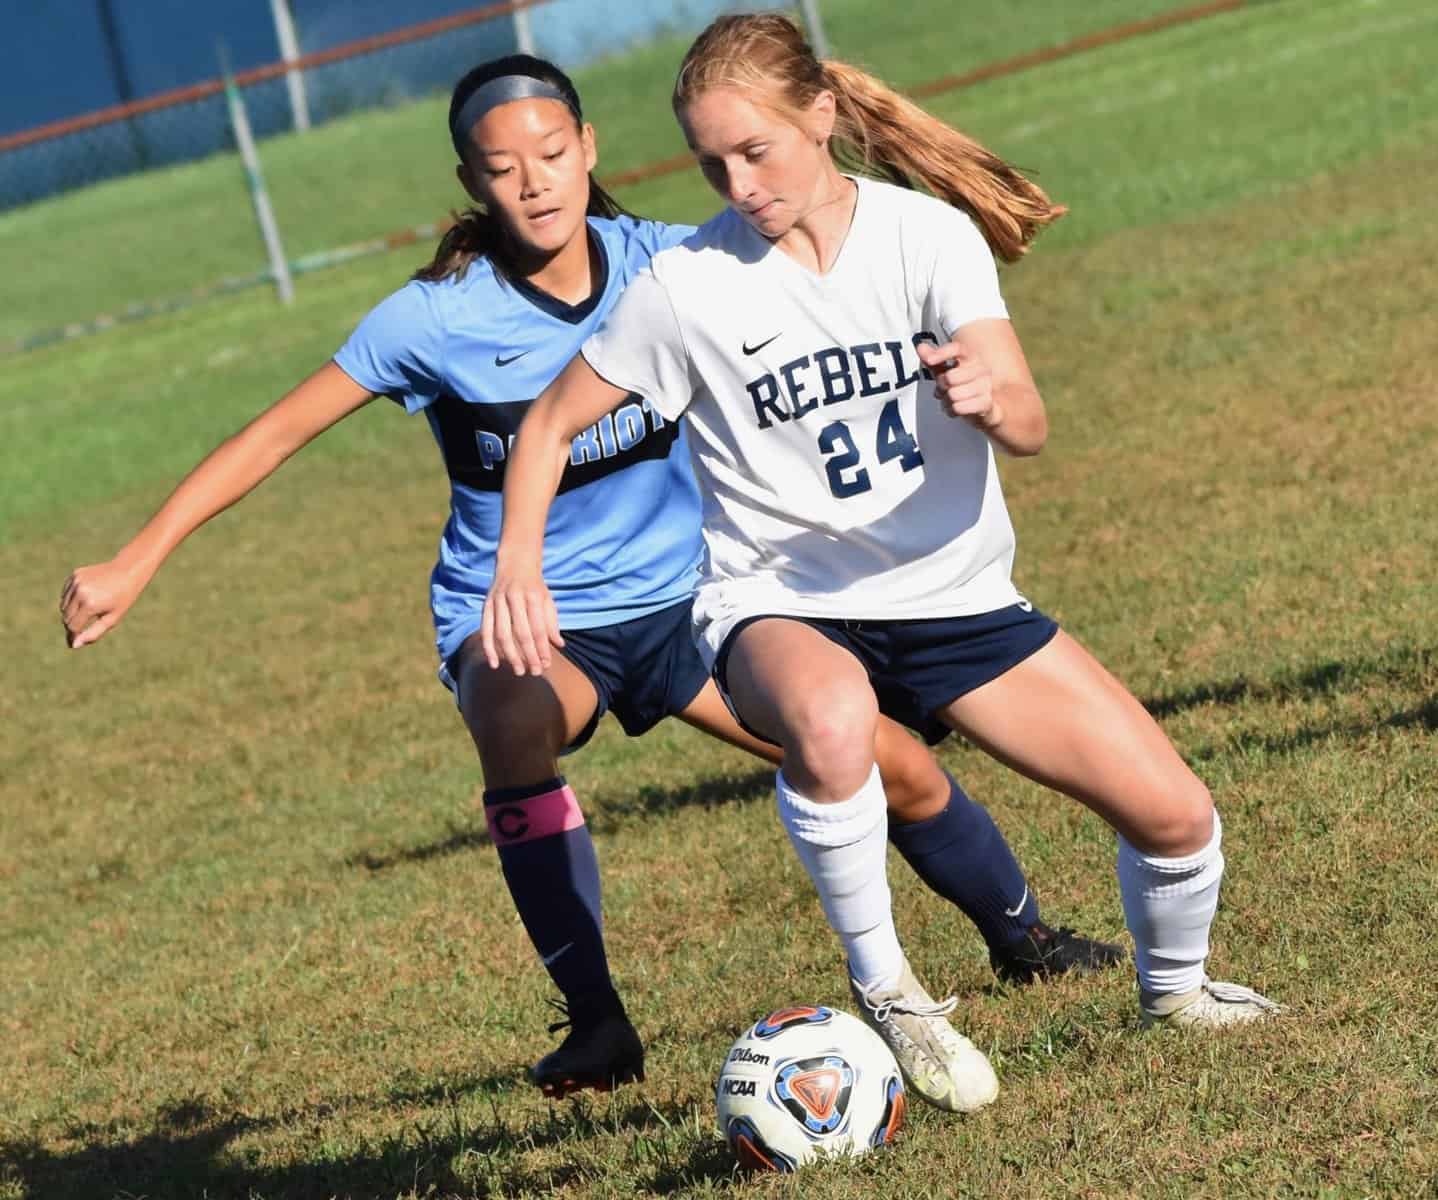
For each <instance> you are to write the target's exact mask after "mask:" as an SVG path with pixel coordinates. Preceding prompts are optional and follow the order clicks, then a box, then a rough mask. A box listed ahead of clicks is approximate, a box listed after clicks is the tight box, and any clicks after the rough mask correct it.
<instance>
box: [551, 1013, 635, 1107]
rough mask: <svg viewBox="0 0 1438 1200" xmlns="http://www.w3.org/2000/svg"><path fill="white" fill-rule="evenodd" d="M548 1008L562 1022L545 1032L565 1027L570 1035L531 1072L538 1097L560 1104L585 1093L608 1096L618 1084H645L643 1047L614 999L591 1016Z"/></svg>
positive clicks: (553, 1031) (589, 1014)
mask: <svg viewBox="0 0 1438 1200" xmlns="http://www.w3.org/2000/svg"><path fill="white" fill-rule="evenodd" d="M550 1003H551V1004H553V1005H554V1006H555V1007H556V1008H558V1009H559V1010H560V1011H561V1012H563V1013H564V1014H565V1019H564V1020H562V1021H556V1022H555V1023H554V1024H553V1025H551V1026H550V1027H549V1032H550V1033H556V1032H558V1031H559V1030H561V1029H564V1028H566V1027H567V1028H568V1029H569V1035H568V1036H567V1037H566V1038H565V1039H564V1041H562V1042H561V1043H560V1044H559V1048H558V1049H557V1050H554V1051H552V1052H551V1053H549V1054H546V1055H545V1056H544V1057H543V1058H541V1059H540V1060H539V1061H538V1062H537V1063H535V1064H534V1066H532V1067H530V1069H529V1078H530V1080H531V1082H533V1083H534V1085H535V1086H536V1087H537V1088H539V1090H540V1091H541V1092H543V1093H544V1094H545V1095H546V1096H549V1097H550V1098H552V1099H555V1100H559V1099H562V1098H563V1097H565V1096H568V1095H569V1094H570V1093H572V1092H580V1091H584V1090H585V1089H586V1088H588V1089H591V1090H593V1091H596V1092H608V1091H612V1090H613V1089H614V1088H616V1087H618V1086H619V1085H620V1084H622V1083H635V1082H642V1081H643V1079H644V1043H643V1042H641V1041H640V1040H639V1034H638V1032H637V1031H636V1030H635V1028H634V1026H633V1025H632V1024H630V1022H629V1018H628V1016H626V1015H625V1012H624V1006H623V1005H622V1004H620V1003H619V1001H618V999H617V998H616V999H615V1001H614V1004H613V1006H607V1007H606V1008H605V1009H603V1010H600V1011H598V1012H589V1013H582V1012H581V1011H580V1010H579V1009H578V1008H576V1007H570V1006H568V1005H565V1004H562V1003H559V1002H557V1001H553V1000H551V1001H550Z"/></svg>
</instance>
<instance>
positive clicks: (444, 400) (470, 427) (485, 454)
mask: <svg viewBox="0 0 1438 1200" xmlns="http://www.w3.org/2000/svg"><path fill="white" fill-rule="evenodd" d="M532 403H533V401H531V400H515V401H512V402H510V403H507V404H506V403H500V404H470V403H468V402H466V401H464V400H462V399H461V398H460V397H459V396H456V395H455V394H454V393H452V392H445V393H441V394H440V396H439V397H438V398H437V399H436V400H435V402H434V403H433V405H431V406H430V413H431V419H432V420H433V421H434V428H435V432H436V433H437V434H438V436H439V443H440V449H441V450H442V451H443V454H444V464H445V468H446V469H447V470H448V471H449V477H450V478H451V479H453V480H454V481H455V482H456V483H462V484H464V485H465V486H466V487H469V488H473V489H474V490H475V491H478V492H499V491H503V490H504V471H505V466H506V465H507V463H508V459H509V449H510V445H511V443H512V442H513V441H514V435H515V433H517V432H518V430H519V425H520V422H521V421H523V420H524V414H525V413H526V412H528V411H529V406H530V404H532ZM678 436H679V426H678V425H676V424H675V423H674V422H672V421H666V420H665V419H664V418H663V417H661V416H660V415H659V414H658V413H657V412H656V411H655V410H654V409H653V408H652V407H651V406H650V404H649V402H648V401H647V400H644V399H642V398H641V397H639V396H637V395H635V394H634V393H632V392H631V393H630V394H629V395H628V396H627V397H626V398H625V400H624V402H623V403H621V404H619V405H618V406H617V407H616V408H615V409H614V411H613V412H611V413H607V414H605V416H603V417H602V418H600V419H599V420H598V421H597V422H595V424H593V425H591V426H590V427H589V428H588V429H586V430H584V431H583V432H582V433H579V434H576V435H575V438H574V440H573V442H571V443H570V448H569V464H568V465H567V466H566V467H565V468H564V474H563V475H562V476H561V477H560V481H559V494H560V495H563V494H564V493H565V492H570V491H573V490H574V489H575V488H579V487H583V486H584V485H585V484H587V483H593V482H594V481H595V480H596V479H603V478H604V477H605V476H606V475H612V474H614V472H615V471H622V470H623V469H624V468H625V467H627V466H630V465H631V464H633V463H637V462H645V461H650V460H655V459H662V458H666V457H668V455H669V452H670V450H672V449H673V447H674V441H675V439H676V438H677V437H678Z"/></svg>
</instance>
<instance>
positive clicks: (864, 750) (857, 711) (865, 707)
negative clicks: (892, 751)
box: [786, 688, 879, 791]
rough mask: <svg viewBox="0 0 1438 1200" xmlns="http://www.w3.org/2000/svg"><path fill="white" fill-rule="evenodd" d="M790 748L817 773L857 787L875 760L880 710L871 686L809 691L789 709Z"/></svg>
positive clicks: (814, 774)
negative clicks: (811, 693)
mask: <svg viewBox="0 0 1438 1200" xmlns="http://www.w3.org/2000/svg"><path fill="white" fill-rule="evenodd" d="M789 718H790V729H789V734H790V744H789V745H788V746H787V747H786V750H787V752H788V753H789V754H791V755H793V756H794V757H796V758H797V759H798V760H799V761H800V762H801V763H802V764H803V766H804V768H805V770H806V771H807V772H808V773H809V774H811V775H813V776H814V777H815V778H818V779H823V780H826V781H828V780H832V781H834V782H835V783H836V784H839V785H840V786H841V787H842V788H848V784H849V783H852V788H848V790H854V791H857V790H858V788H859V787H860V786H862V784H863V781H864V780H865V779H867V778H868V775H869V771H870V770H871V769H872V767H873V762H874V752H873V747H874V728H875V726H876V725H877V723H878V719H879V710H878V705H877V704H876V703H875V701H874V697H873V693H872V692H870V691H869V690H868V689H867V688H851V689H839V690H836V691H832V692H829V693H827V694H825V695H823V696H812V697H809V698H808V699H807V700H806V701H805V702H804V703H802V704H801V705H799V706H798V707H797V708H796V709H795V710H794V711H792V712H791V713H790V714H789Z"/></svg>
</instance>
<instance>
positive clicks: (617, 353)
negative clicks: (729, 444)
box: [581, 268, 694, 421]
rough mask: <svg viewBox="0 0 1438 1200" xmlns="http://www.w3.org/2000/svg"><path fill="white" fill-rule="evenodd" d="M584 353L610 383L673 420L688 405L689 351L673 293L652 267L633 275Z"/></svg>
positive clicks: (689, 379)
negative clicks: (675, 308)
mask: <svg viewBox="0 0 1438 1200" xmlns="http://www.w3.org/2000/svg"><path fill="white" fill-rule="evenodd" d="M581 353H582V354H583V355H584V359H585V361H586V362H587V363H588V364H589V365H590V366H591V367H593V368H594V370H595V372H596V373H597V374H598V375H599V376H600V377H601V378H603V379H604V380H605V381H606V382H608V383H612V384H613V385H614V386H615V387H619V388H623V389H624V390H625V391H627V392H633V393H635V394H636V395H638V396H642V397H643V398H644V399H645V400H647V401H649V403H650V405H652V406H653V407H654V408H655V409H656V410H657V411H658V412H659V414H660V415H661V416H663V417H665V418H667V419H668V420H670V421H675V420H678V419H679V415H680V414H681V413H682V412H683V411H684V410H685V409H686V408H688V407H689V401H690V399H691V398H692V396H693V392H694V387H693V379H692V375H691V371H690V360H689V352H688V350H687V349H686V347H685V345H684V334H683V331H682V330H681V329H680V326H679V318H678V317H677V316H676V315H675V313H674V306H673V304H672V303H671V302H670V299H669V293H668V291H666V290H665V287H664V285H663V284H662V283H660V282H659V280H658V279H657V278H655V275H654V272H653V270H652V269H651V268H645V269H644V270H643V271H640V272H639V274H637V275H636V276H635V277H634V279H633V280H632V281H631V282H630V284H629V286H628V287H627V288H626V289H625V290H624V295H623V296H621V297H620V299H619V303H618V304H617V305H615V307H614V311H613V312H611V313H610V314H609V316H608V317H607V318H605V321H604V323H603V324H602V325H601V326H600V327H599V328H598V329H596V330H595V331H594V332H593V333H592V334H590V336H589V338H588V340H586V341H585V343H584V346H583V348H582V349H581Z"/></svg>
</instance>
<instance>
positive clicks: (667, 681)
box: [440, 599, 709, 754]
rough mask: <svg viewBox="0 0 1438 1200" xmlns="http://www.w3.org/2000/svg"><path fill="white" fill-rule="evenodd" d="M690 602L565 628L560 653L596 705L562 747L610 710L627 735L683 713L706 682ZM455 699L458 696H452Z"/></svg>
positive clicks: (445, 676)
mask: <svg viewBox="0 0 1438 1200" xmlns="http://www.w3.org/2000/svg"><path fill="white" fill-rule="evenodd" d="M692 607H693V600H692V599H686V600H681V601H680V602H679V603H678V604H672V605H670V606H669V607H668V608H661V609H660V610H659V611H658V612H655V613H650V614H649V615H648V616H647V617H636V618H635V619H634V620H632V621H621V622H619V623H618V624H617V625H601V626H598V627H597V628H594V629H565V630H562V631H561V632H562V633H563V635H564V648H563V649H562V650H560V651H559V653H560V654H562V655H564V657H565V658H567V659H569V661H570V662H572V663H573V664H574V665H575V666H576V667H578V668H579V669H580V670H581V671H583V672H584V676H585V678H586V679H588V680H589V682H590V683H592V684H593V685H594V691H595V694H596V695H597V696H598V697H599V704H598V706H597V707H596V708H595V710H594V716H593V717H592V718H591V719H590V721H589V724H587V725H586V726H585V727H584V728H583V729H582V730H581V731H580V733H579V736H578V737H576V738H575V739H574V741H572V742H570V743H569V745H568V746H566V747H565V750H564V752H565V753H566V754H569V753H572V752H573V751H575V750H578V749H579V748H580V747H581V746H583V745H584V743H585V742H587V741H589V739H590V738H592V737H593V736H594V731H595V729H596V728H597V727H598V725H599V719H600V718H601V717H602V716H604V714H605V713H606V712H612V713H613V714H614V715H615V717H616V718H618V720H619V724H620V725H621V726H622V727H623V729H624V732H625V733H627V734H628V735H629V736H630V737H638V736H639V735H640V734H641V733H646V732H648V731H649V730H650V729H652V728H654V726H655V725H657V724H659V722H660V721H662V720H664V718H665V717H672V716H673V715H674V714H675V713H678V712H682V711H683V710H684V709H686V708H688V707H689V705H690V704H692V703H693V702H694V697H695V696H697V695H698V694H699V693H700V691H702V690H703V688H704V685H705V684H706V683H707V682H708V681H709V672H708V671H707V670H706V669H705V667H704V660H703V659H702V658H700V657H699V651H698V650H697V649H696V648H695V646H694V629H693V617H692V616H691V609H692ZM458 658H459V653H456V654H454V655H453V656H452V657H451V658H450V660H449V662H447V663H446V664H445V666H444V669H443V670H441V671H440V678H441V679H442V680H444V682H445V685H446V686H447V687H449V688H450V690H451V691H455V686H454V683H453V681H454V680H456V679H458V678H459V672H458V666H459V663H458V661H457V660H458ZM456 698H457V693H456Z"/></svg>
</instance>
